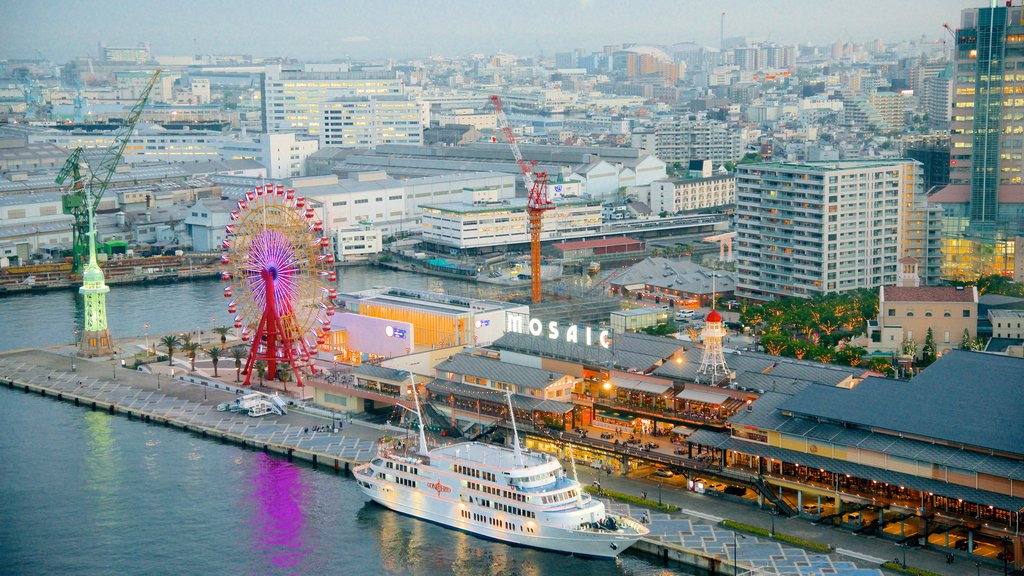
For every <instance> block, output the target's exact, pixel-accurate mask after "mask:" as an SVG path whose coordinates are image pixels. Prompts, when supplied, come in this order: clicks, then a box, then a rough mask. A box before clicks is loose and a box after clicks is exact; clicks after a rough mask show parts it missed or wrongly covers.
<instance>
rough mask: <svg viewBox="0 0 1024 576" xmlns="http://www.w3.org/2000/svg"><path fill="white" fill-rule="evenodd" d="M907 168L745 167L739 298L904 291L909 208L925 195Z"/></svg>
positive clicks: (881, 164) (740, 180)
mask: <svg viewBox="0 0 1024 576" xmlns="http://www.w3.org/2000/svg"><path fill="white" fill-rule="evenodd" d="M921 193H922V192H921V171H920V167H919V165H918V164H917V163H916V162H913V161H907V160H874V161H870V160H864V161H845V162H806V163H802V164H801V163H767V164H741V165H740V166H738V167H737V173H736V233H737V238H736V244H735V246H736V262H737V273H738V281H737V287H736V295H737V296H743V297H746V298H753V299H757V300H772V299H776V298H781V297H785V296H797V297H805V298H806V297H810V296H813V295H814V294H817V293H825V292H847V291H850V290H856V289H858V288H876V287H878V286H884V285H892V284H895V283H896V277H897V272H898V261H899V259H900V257H901V249H902V248H903V246H902V237H903V235H904V231H903V227H904V226H903V224H902V222H901V220H902V210H903V203H902V202H901V199H903V198H904V196H906V197H911V196H914V195H920V194H921Z"/></svg>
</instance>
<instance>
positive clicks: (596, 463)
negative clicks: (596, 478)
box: [589, 460, 601, 470]
mask: <svg viewBox="0 0 1024 576" xmlns="http://www.w3.org/2000/svg"><path fill="white" fill-rule="evenodd" d="M589 464H590V467H591V468H596V469H597V470H600V469H601V461H600V460H591V461H590V463H589Z"/></svg>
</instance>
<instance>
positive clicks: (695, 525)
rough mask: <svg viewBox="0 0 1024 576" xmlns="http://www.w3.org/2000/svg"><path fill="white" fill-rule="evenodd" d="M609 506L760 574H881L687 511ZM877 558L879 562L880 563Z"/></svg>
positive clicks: (668, 539)
mask: <svg viewBox="0 0 1024 576" xmlns="http://www.w3.org/2000/svg"><path fill="white" fill-rule="evenodd" d="M606 503H607V505H608V507H609V508H610V510H611V511H612V512H614V513H616V514H625V515H628V516H632V517H633V518H642V517H644V516H645V514H646V515H648V517H649V518H650V524H648V528H649V529H650V531H651V533H650V535H649V536H647V538H648V539H650V540H657V541H659V542H664V543H666V544H671V545H674V546H679V547H681V548H684V549H686V550H690V551H695V552H697V553H699V554H702V555H704V556H711V557H716V558H719V559H722V560H727V561H729V562H733V561H735V562H736V564H738V565H739V566H740V567H741V568H746V569H748V570H750V571H751V573H752V574H755V575H758V576H761V575H763V576H769V575H778V576H825V575H834V576H882V574H883V573H882V571H881V570H880V569H878V568H862V567H859V566H858V565H857V564H856V563H855V562H852V561H847V560H841V559H838V558H835V557H833V555H830V554H815V553H812V552H808V551H806V550H804V549H803V548H796V547H793V546H787V545H784V544H781V543H779V542H776V541H774V540H770V539H762V538H757V537H754V536H748V535H746V534H740V533H737V532H734V531H732V530H728V529H725V528H720V527H718V526H717V525H716V524H711V523H708V521H707V520H703V519H691V518H687V517H686V516H685V513H678V514H666V513H656V512H652V511H650V510H648V509H646V508H642V507H637V506H632V505H629V504H620V503H618V502H614V501H606ZM880 563H881V562H878V563H876V564H880Z"/></svg>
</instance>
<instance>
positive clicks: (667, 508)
mask: <svg viewBox="0 0 1024 576" xmlns="http://www.w3.org/2000/svg"><path fill="white" fill-rule="evenodd" d="M583 491H584V492H587V493H589V494H600V495H601V496H607V497H608V498H613V499H615V500H621V501H623V502H628V503H630V504H636V505H637V506H645V507H647V508H654V509H655V510H660V511H662V512H679V506H674V505H672V504H658V503H657V502H654V501H652V500H644V499H643V498H639V497H637V496H633V495H631V494H625V493H623V492H615V491H614V490H601V492H600V493H599V492H598V491H597V488H594V487H593V486H584V487H583Z"/></svg>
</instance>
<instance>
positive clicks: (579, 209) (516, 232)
mask: <svg viewBox="0 0 1024 576" xmlns="http://www.w3.org/2000/svg"><path fill="white" fill-rule="evenodd" d="M465 195H466V196H465V199H464V200H463V201H462V202H458V203H449V204H425V205H423V206H422V210H423V240H424V241H425V242H427V243H429V244H433V245H435V246H437V247H439V248H442V249H455V250H458V251H484V252H487V251H493V250H495V249H497V248H501V247H505V246H514V245H526V244H528V243H529V241H530V233H529V230H528V228H529V227H528V226H527V214H526V198H500V197H498V196H497V194H496V191H495V190H493V189H492V188H467V189H466V191H465ZM554 204H555V206H554V208H552V209H550V210H545V211H544V216H543V223H542V229H541V240H542V241H552V240H559V239H563V238H566V239H569V238H580V237H585V236H589V235H592V234H595V233H597V232H598V231H599V230H600V229H601V203H600V202H599V201H597V200H586V199H582V198H581V199H571V200H570V199H563V200H561V201H556V202H555V203H554Z"/></svg>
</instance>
